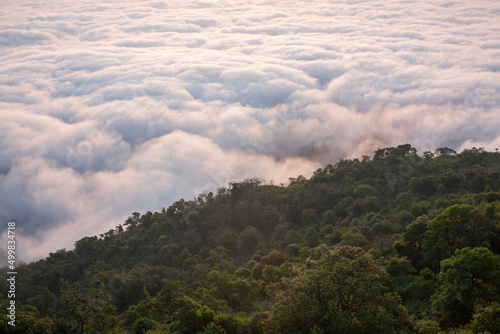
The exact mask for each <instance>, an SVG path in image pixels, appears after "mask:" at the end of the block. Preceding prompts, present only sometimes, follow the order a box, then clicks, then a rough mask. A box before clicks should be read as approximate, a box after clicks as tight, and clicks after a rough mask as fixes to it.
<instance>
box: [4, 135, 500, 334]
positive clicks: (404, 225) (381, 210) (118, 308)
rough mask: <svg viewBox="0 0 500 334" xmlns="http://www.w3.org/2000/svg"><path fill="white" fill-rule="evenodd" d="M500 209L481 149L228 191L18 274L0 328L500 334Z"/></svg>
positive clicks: (498, 186) (394, 156)
mask: <svg viewBox="0 0 500 334" xmlns="http://www.w3.org/2000/svg"><path fill="white" fill-rule="evenodd" d="M145 186H147V185H145ZM499 204H500V154H499V153H498V152H487V151H485V150H484V149H481V148H479V149H477V148H472V149H466V150H464V151H463V152H461V153H457V152H455V151H454V150H453V149H450V148H446V147H444V148H439V149H437V150H436V151H435V152H433V153H432V152H424V153H423V154H422V155H418V154H417V151H416V149H415V148H413V147H412V146H411V145H408V144H406V145H400V146H398V147H390V148H384V149H378V150H377V151H375V152H374V155H373V157H370V156H363V157H362V158H361V159H353V160H340V161H338V162H337V163H336V164H335V165H328V166H326V167H325V168H324V169H318V170H316V171H315V172H314V173H313V175H312V176H311V177H310V178H309V179H308V178H306V177H304V176H298V177H295V178H290V180H289V184H288V185H283V184H281V185H274V184H267V183H266V182H264V181H263V180H260V179H247V180H244V181H242V182H233V183H230V184H229V185H228V186H227V187H223V188H220V189H218V190H217V191H216V192H215V193H212V192H210V193H204V194H200V195H199V196H198V197H197V198H194V199H192V200H179V201H177V202H175V203H174V204H172V205H171V206H170V207H168V208H162V209H161V211H159V212H154V213H152V212H146V213H143V214H141V213H137V212H134V213H132V215H131V216H130V217H129V218H128V219H127V220H126V221H125V222H124V223H123V225H119V226H117V227H116V228H115V229H112V230H109V231H107V232H105V233H103V234H101V235H99V236H92V237H85V238H83V239H81V240H79V241H77V242H76V243H75V247H74V249H73V250H69V251H68V250H64V249H63V250H59V251H57V252H55V253H51V254H50V256H48V257H47V258H46V259H42V260H39V261H37V262H33V263H30V264H25V265H21V266H19V267H18V268H17V272H18V274H17V288H16V306H17V308H16V316H17V318H16V326H15V327H11V326H8V325H7V321H8V318H6V317H5V316H4V317H2V318H0V331H1V332H3V333H150V334H152V333H207V334H208V333H291V334H293V333H297V334H298V333H304V334H307V333H315V334H319V333H325V334H326V333H357V334H362V333H429V334H430V333H464V334H465V333H491V334H495V333H500V255H499V254H500V212H499ZM7 271H8V270H7V268H3V269H2V272H3V274H4V277H5V276H6V272H7ZM0 289H1V290H2V293H1V298H2V299H0V304H1V308H2V309H3V310H4V312H5V310H6V308H7V307H8V303H9V300H8V299H7V291H8V282H7V281H6V280H5V279H4V280H3V281H0Z"/></svg>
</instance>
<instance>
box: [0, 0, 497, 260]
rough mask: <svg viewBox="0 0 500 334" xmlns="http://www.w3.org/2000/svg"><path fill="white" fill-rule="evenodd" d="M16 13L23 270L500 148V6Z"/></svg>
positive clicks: (8, 158) (14, 142)
mask: <svg viewBox="0 0 500 334" xmlns="http://www.w3.org/2000/svg"><path fill="white" fill-rule="evenodd" d="M1 6H2V11H0V224H1V225H0V226H4V227H2V228H0V231H4V230H5V228H6V226H7V222H8V221H10V220H15V221H16V222H17V226H18V227H17V229H18V235H19V236H18V240H19V247H18V248H19V251H20V252H21V255H20V256H21V259H22V260H24V261H31V260H33V259H37V258H41V257H45V256H47V255H48V253H49V252H53V251H55V250H57V249H60V248H71V247H72V245H73V242H74V241H75V240H78V239H80V238H82V237H83V236H85V235H95V234H99V233H103V232H106V231H108V230H109V229H111V228H114V227H115V226H116V225H118V224H120V223H122V222H123V221H124V220H125V219H126V218H127V216H129V215H130V214H131V213H132V212H134V211H139V212H142V213H144V212H145V211H147V210H151V211H155V210H160V209H161V208H162V207H167V206H168V205H170V204H171V203H172V202H174V201H176V200H178V199H180V198H186V199H192V198H193V197H195V196H197V195H198V194H199V193H202V192H204V191H215V190H216V189H217V187H221V186H226V185H227V184H228V183H229V182H231V181H237V180H242V179H245V178H248V177H260V178H263V179H265V180H267V181H268V182H270V181H271V180H272V181H274V182H275V183H280V182H285V183H286V182H287V180H288V178H289V177H296V176H297V175H299V174H303V175H306V176H309V175H310V174H311V173H312V171H314V170H315V169H316V168H318V167H323V166H324V165H325V164H327V163H334V162H336V161H337V160H338V159H340V158H346V157H347V158H353V157H360V156H361V155H363V154H368V155H370V154H372V153H373V151H374V150H376V149H377V148H379V147H386V146H393V145H398V144H402V143H411V144H413V145H414V146H415V147H416V148H417V149H418V150H419V151H420V153H421V152H423V151H426V150H434V149H435V148H436V147H443V146H448V147H453V148H454V149H456V150H457V151H460V150H461V149H463V148H465V147H472V146H477V147H485V148H486V149H488V150H494V148H496V147H500V131H499V129H500V117H499V116H500V94H499V91H500V72H499V71H500V35H499V31H500V3H496V2H493V1H472V0H457V1H412V0H409V1H401V2H399V1H390V0H378V1H377V0H373V1H370V0H366V1H362V0H359V1H350V0H345V1H328V2H327V1H312V2H311V1H301V0H290V1H272V0H271V1H260V0H256V1H250V0H248V1H245V0H244V1H225V0H213V1H209V0H206V1H176V0H173V1H127V2H124V3H123V2H118V1H97V0H89V1H85V2H74V1H62V0H61V1H36V0H30V1H28V0H21V1H19V2H16V3H13V2H12V3H7V2H6V1H3V2H1ZM5 234H6V233H4V232H2V237H1V238H2V239H1V240H5V238H6V235H5ZM3 244H6V243H3ZM2 252H3V251H2Z"/></svg>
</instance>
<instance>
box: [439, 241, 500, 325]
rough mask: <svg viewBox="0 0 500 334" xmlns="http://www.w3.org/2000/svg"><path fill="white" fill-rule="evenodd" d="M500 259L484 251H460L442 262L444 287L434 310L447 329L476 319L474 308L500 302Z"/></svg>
mask: <svg viewBox="0 0 500 334" xmlns="http://www.w3.org/2000/svg"><path fill="white" fill-rule="evenodd" d="M499 277H500V257H499V256H495V255H494V254H493V253H492V252H491V251H490V250H489V249H487V248H484V247H478V248H473V249H471V248H469V247H466V248H463V249H458V250H457V251H456V252H455V254H454V255H453V256H452V257H450V258H449V259H445V260H443V261H442V262H441V272H440V273H439V275H438V278H439V281H440V283H441V287H440V289H439V291H438V292H437V294H436V295H435V296H434V298H435V303H434V306H435V308H436V310H437V311H438V312H439V313H440V314H441V324H442V326H443V327H445V328H447V327H456V326H459V325H464V324H466V323H467V322H469V321H470V320H471V318H472V314H473V309H474V304H475V303H476V302H477V301H479V302H481V303H484V302H488V301H500V281H499V280H498V278H499Z"/></svg>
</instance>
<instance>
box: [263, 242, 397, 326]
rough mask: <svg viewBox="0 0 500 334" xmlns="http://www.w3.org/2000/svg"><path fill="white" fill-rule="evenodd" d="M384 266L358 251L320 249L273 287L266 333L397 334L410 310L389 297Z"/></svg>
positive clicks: (390, 295) (347, 248) (392, 297)
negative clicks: (273, 294) (317, 256)
mask: <svg viewBox="0 0 500 334" xmlns="http://www.w3.org/2000/svg"><path fill="white" fill-rule="evenodd" d="M387 278H388V275H387V272H386V271H385V269H384V268H383V266H382V265H381V264H380V263H379V262H378V261H377V260H375V258H373V257H372V256H371V255H370V254H368V253H365V251H364V250H362V249H361V248H357V247H351V246H342V247H338V248H326V247H324V248H322V256H321V258H320V259H319V260H308V261H307V262H306V264H305V265H304V266H303V267H300V268H298V269H297V272H296V274H295V275H294V276H293V277H291V278H286V279H283V280H282V282H281V283H279V284H276V285H273V286H272V288H271V289H272V290H275V291H276V292H275V297H276V300H277V301H276V303H275V304H274V305H273V307H272V310H271V311H270V312H269V316H268V318H267V319H266V321H265V323H264V329H265V332H266V333H312V331H313V329H314V330H315V331H316V332H320V331H322V332H323V333H396V332H398V331H399V330H402V329H403V328H405V321H406V310H405V309H404V307H403V306H401V305H400V303H399V299H398V296H397V295H394V294H391V293H389V292H388V290H387V288H386V287H385V286H384V281H385V280H386V279H387Z"/></svg>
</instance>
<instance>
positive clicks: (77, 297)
mask: <svg viewBox="0 0 500 334" xmlns="http://www.w3.org/2000/svg"><path fill="white" fill-rule="evenodd" d="M109 301H110V297H109V296H108V295H107V294H106V293H104V292H103V291H102V290H100V289H82V288H80V287H79V286H78V285H66V287H65V288H64V289H63V290H62V291H61V296H60V298H59V302H60V308H59V316H60V317H61V318H62V319H64V320H65V321H64V325H63V326H64V327H65V330H66V331H67V332H72V331H75V330H76V332H77V333H84V332H86V331H87V330H95V331H99V332H107V331H109V330H111V329H112V328H113V327H115V325H116V324H117V319H116V316H115V313H116V308H115V307H114V306H113V305H111V304H110V303H109Z"/></svg>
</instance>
